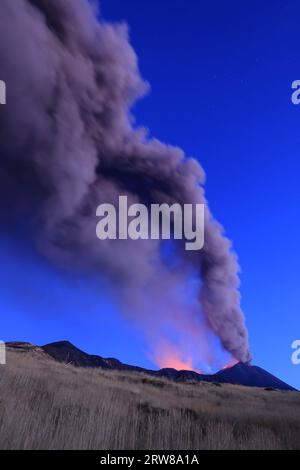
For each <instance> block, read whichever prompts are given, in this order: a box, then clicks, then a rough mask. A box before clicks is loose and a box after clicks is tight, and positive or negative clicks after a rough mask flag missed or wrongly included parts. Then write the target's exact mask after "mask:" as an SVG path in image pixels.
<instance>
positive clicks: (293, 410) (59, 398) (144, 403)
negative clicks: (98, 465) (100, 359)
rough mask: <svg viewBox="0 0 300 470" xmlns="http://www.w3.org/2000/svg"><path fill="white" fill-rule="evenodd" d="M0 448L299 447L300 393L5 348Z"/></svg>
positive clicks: (1, 373) (0, 377)
mask: <svg viewBox="0 0 300 470" xmlns="http://www.w3.org/2000/svg"><path fill="white" fill-rule="evenodd" d="M0 449H98V450H102V449H103V450H115V449H117V450H131V449H140V450H143V449H145V450H189V449H193V450H201V449H300V394H299V393H296V392H279V391H266V390H259V389H250V388H246V387H239V386H234V385H222V386H217V385H214V384H207V383H197V384H196V383H172V382H169V381H167V380H164V379H157V378H153V377H150V376H147V375H141V374H134V373H120V372H106V371H103V370H100V369H77V368H74V367H72V366H67V365H63V364H59V363H56V362H55V361H54V360H52V359H51V358H50V357H48V356H47V355H46V354H45V353H43V352H41V351H39V350H33V351H28V352H16V351H14V350H9V351H8V354H7V365H6V366H0Z"/></svg>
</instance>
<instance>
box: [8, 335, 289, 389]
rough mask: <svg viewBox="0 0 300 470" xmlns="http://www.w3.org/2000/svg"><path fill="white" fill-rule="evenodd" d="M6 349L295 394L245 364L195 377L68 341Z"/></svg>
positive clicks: (17, 344) (92, 365)
mask: <svg viewBox="0 0 300 470" xmlns="http://www.w3.org/2000/svg"><path fill="white" fill-rule="evenodd" d="M6 345H7V347H9V348H13V349H18V350H28V349H30V348H38V349H39V350H42V351H43V352H45V353H46V354H47V355H49V356H50V357H52V359H54V360H56V361H58V362H61V363H64V364H71V365H73V366H75V367H83V368H84V367H85V368H102V369H107V370H118V371H128V372H142V373H145V374H148V375H152V376H155V377H164V378H167V379H170V380H173V381H177V382H183V381H196V382H210V383H215V384H216V385H221V384H226V383H227V384H233V385H243V386H248V387H258V388H268V389H270V390H273V389H274V390H285V391H296V389H295V388H293V387H291V386H290V385H288V384H287V383H285V382H283V381H282V380H280V379H278V378H277V377H275V376H274V375H272V374H270V373H269V372H267V371H265V370H264V369H262V368H261V367H258V366H252V365H250V364H249V363H248V364H243V363H238V364H236V365H235V366H233V367H230V368H227V369H224V370H221V371H219V372H217V373H215V374H212V375H208V374H199V373H198V372H195V371H190V370H180V371H178V370H176V369H172V368H164V369H160V370H148V369H145V368H142V367H138V366H133V365H128V364H124V363H122V362H121V361H119V360H118V359H115V358H104V357H101V356H98V355H93V354H88V353H86V352H84V351H82V350H80V349H79V348H77V347H76V346H74V345H73V344H72V343H70V342H69V341H58V342H54V343H49V344H46V345H44V346H34V345H32V344H30V343H22V342H10V343H6Z"/></svg>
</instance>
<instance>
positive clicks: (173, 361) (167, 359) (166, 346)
mask: <svg viewBox="0 0 300 470" xmlns="http://www.w3.org/2000/svg"><path fill="white" fill-rule="evenodd" d="M157 351H159V352H157V353H156V354H155V355H154V357H153V360H154V362H155V363H156V364H157V365H158V367H159V368H160V369H165V368H170V369H176V370H179V371H180V370H192V371H195V372H198V373H201V371H200V370H199V369H197V368H196V367H195V366H194V365H193V360H192V358H190V357H186V358H185V357H181V353H180V350H178V349H177V348H176V347H175V346H173V345H172V344H170V343H169V342H168V341H166V340H163V341H160V343H159V345H158V348H157Z"/></svg>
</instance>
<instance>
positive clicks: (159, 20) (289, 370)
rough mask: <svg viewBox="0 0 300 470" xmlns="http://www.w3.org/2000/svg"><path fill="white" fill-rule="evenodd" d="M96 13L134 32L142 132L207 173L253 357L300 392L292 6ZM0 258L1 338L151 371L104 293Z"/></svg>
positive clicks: (16, 254)
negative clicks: (53, 344)
mask: <svg viewBox="0 0 300 470" xmlns="http://www.w3.org/2000/svg"><path fill="white" fill-rule="evenodd" d="M102 13H103V15H104V17H105V18H106V19H108V20H113V21H120V20H124V21H127V22H128V23H129V25H130V36H131V41H132V44H133V46H134V48H135V50H136V51H137V54H138V56H139V62H140V68H141V72H142V75H143V76H144V78H145V79H147V80H148V81H149V82H150V84H151V93H150V94H149V96H148V97H146V98H145V99H144V100H142V101H141V102H139V103H138V104H137V105H136V106H135V109H134V114H135V116H136V120H137V123H138V124H141V125H145V126H146V127H148V128H149V129H150V131H151V135H153V136H155V137H157V138H159V139H161V140H163V141H166V142H168V143H172V144H175V145H178V146H181V147H182V148H184V149H185V151H186V153H187V154H188V155H190V156H194V157H196V158H198V159H199V161H200V162H201V164H202V165H203V167H204V169H205V171H206V173H207V186H206V190H207V195H208V199H209V201H210V205H211V208H212V211H213V213H214V215H215V216H216V218H217V219H218V220H220V221H221V222H222V224H223V225H224V226H225V228H226V233H227V235H228V236H229V237H230V238H231V239H232V240H233V242H234V247H235V250H236V251H237V252H238V255H239V260H240V264H241V266H242V288H241V292H242V297H243V299H242V305H243V309H244V311H245V314H246V319H247V326H248V328H249V333H250V341H251V348H252V352H253V355H254V358H255V360H254V362H255V363H256V364H258V365H260V366H262V367H264V368H266V369H267V370H269V371H270V372H272V373H274V374H276V375H278V376H279V377H280V378H282V379H284V380H286V381H288V382H289V383H291V384H293V385H295V386H298V388H300V366H298V367H296V366H293V365H292V364H291V360H290V357H291V354H292V350H291V343H292V342H293V341H294V340H295V339H300V322H299V311H300V300H299V277H300V276H299V271H300V268H299V266H300V254H299V241H300V222H299V220H298V215H299V207H298V204H299V201H300V185H299V170H300V160H299V157H298V155H299V148H300V132H299V124H300V106H294V105H293V104H292V103H291V93H292V90H291V84H292V82H293V81H294V80H296V79H300V52H299V15H300V4H299V2H298V1H297V0H293V1H291V0H285V1H283V0H281V1H278V0H265V1H264V2H261V1H257V0H252V1H248V0H247V1H243V2H241V1H236V0H226V1H225V0H224V1H223V0H217V1H215V2H210V1H202V0H201V1H199V0H163V1H161V2H158V1H153V0H142V1H137V0H126V1H124V0H102ZM0 252H1V260H2V263H1V264H0V281H1V282H0V308H1V310H2V311H3V312H5V316H4V317H5V319H4V323H2V324H1V327H2V331H1V333H0V336H1V337H2V339H4V340H26V341H31V342H36V343H40V344H42V343H46V342H50V341H55V340H60V339H68V340H70V341H72V342H74V343H75V344H76V345H77V346H79V347H81V348H83V349H85V350H87V351H89V352H91V353H98V354H101V355H104V356H116V357H118V358H119V359H121V360H123V361H124V362H130V363H134V364H139V365H143V366H148V367H151V366H153V364H151V361H150V360H149V358H148V356H147V353H146V350H147V347H146V345H145V342H144V340H143V336H142V334H141V333H140V332H139V331H138V330H137V329H135V327H134V326H133V325H130V324H128V323H127V322H126V321H125V320H124V319H123V318H122V317H121V316H120V315H119V313H118V309H117V307H116V306H115V305H113V304H112V303H111V302H109V301H108V300H107V299H105V297H104V289H103V295H101V299H100V300H99V289H98V287H97V288H96V286H93V285H90V284H89V283H88V282H87V281H83V280H80V279H77V280H74V279H70V280H67V279H66V280H64V281H62V280H61V279H60V277H59V275H58V274H57V273H56V272H55V271H54V270H53V268H50V267H49V266H47V265H43V264H41V263H40V262H37V260H36V259H35V255H34V254H33V253H30V252H28V249H26V250H24V249H23V247H22V246H21V245H16V244H13V243H12V242H11V241H10V240H8V239H2V240H1V244H0ZM53 293H55V295H52V294H53ZM54 298H55V300H54ZM32 299H34V302H32ZM33 304H34V305H35V308H34V309H32V305H33ZM41 311H42V312H43V313H42V314H41ZM108 312H109V314H108ZM108 332H109V334H108Z"/></svg>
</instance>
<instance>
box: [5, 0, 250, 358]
mask: <svg viewBox="0 0 300 470" xmlns="http://www.w3.org/2000/svg"><path fill="white" fill-rule="evenodd" d="M0 73H1V79H3V80H5V82H6V84H7V104H6V106H2V107H1V109H0V159H1V160H0V162H1V163H0V200H1V202H0V211H1V212H0V215H1V220H2V230H4V229H6V228H7V227H10V228H12V227H13V228H14V229H15V230H19V231H20V230H22V233H23V234H24V236H26V237H29V238H30V239H31V240H32V241H33V242H34V243H35V245H36V247H37V249H38V250H39V251H40V253H41V254H42V255H43V256H45V257H47V258H48V259H49V260H51V262H53V263H55V264H56V265H58V266H61V267H65V268H66V269H71V270H79V271H82V272H95V273H101V275H103V274H104V275H105V276H107V277H108V278H110V279H111V280H112V283H113V285H114V286H115V289H116V290H117V291H118V292H119V294H120V296H121V297H122V299H123V300H122V302H123V304H124V305H126V309H127V311H129V312H131V313H132V315H133V316H134V317H136V316H137V312H138V315H139V317H140V320H141V321H142V322H144V324H145V325H146V328H147V330H148V333H149V335H150V336H151V334H152V333H151V329H155V326H154V325H155V323H159V322H162V321H163V320H161V316H160V313H157V316H155V313H154V312H159V310H160V309H161V310H162V309H164V311H165V312H166V311H168V312H167V313H164V314H163V315H165V317H163V318H165V319H167V320H168V321H169V322H171V321H174V322H175V323H176V321H177V322H178V323H179V324H180V325H181V326H182V325H183V326H185V323H189V319H190V318H191V319H192V321H195V322H197V315H200V314H201V315H203V316H204V318H205V322H206V325H208V326H209V328H210V329H211V330H212V331H213V332H214V333H215V334H216V335H217V336H218V337H219V338H220V340H221V343H222V345H223V347H224V348H225V349H226V350H227V351H228V352H230V353H231V354H232V355H233V356H234V357H235V358H236V359H237V360H240V361H243V362H247V361H248V360H249V359H250V353H249V345H248V335H247V330H246V328H245V324H244V316H243V313H242V311H241V308H240V294H239V276H238V273H239V266H238V263H237V259H236V256H235V254H234V253H233V251H232V248H231V243H230V242H229V240H228V239H227V238H225V237H224V234H223V229H222V227H221V226H220V225H219V224H218V223H217V222H216V221H215V220H214V218H213V217H212V215H211V213H210V211H209V208H208V205H207V202H206V199H205V194H204V190H203V184H204V179H205V175H204V172H203V170H202V168H201V166H200V165H199V163H198V162H197V161H196V160H193V159H189V158H187V157H186V156H185V154H184V152H183V151H182V150H180V149H178V148H175V147H171V146H168V145H165V144H164V143H162V142H159V141H158V140H155V139H150V138H149V137H148V135H147V132H146V131H145V130H144V129H137V128H136V127H135V126H134V120H133V117H132V115H131V113H130V109H131V106H132V105H133V104H134V102H135V101H136V100H137V99H139V98H141V97H142V96H143V95H144V94H145V93H146V92H147V90H148V84H147V83H145V82H144V81H143V79H142V78H141V76H140V73H139V69H138V63H137V57H136V55H135V52H134V51H133V49H132V47H131V46H130V44H129V41H128V32H127V27H126V25H112V24H108V23H105V22H104V21H102V20H101V19H99V12H98V13H97V15H95V11H94V8H93V7H92V6H91V3H90V2H88V1H87V0H13V1H11V0H1V4H0ZM158 112H159V110H158ZM119 195H127V196H128V198H129V202H140V201H143V202H144V201H148V202H151V203H163V202H168V203H171V202H172V203H173V202H177V203H180V204H185V203H205V204H206V229H205V247H204V249H203V250H202V251H200V252H197V253H196V252H195V253H193V254H191V253H189V254H186V253H184V251H183V250H181V251H179V252H178V256H179V258H180V268H179V269H178V270H174V269H171V268H170V266H168V265H166V263H164V262H163V260H162V258H161V253H160V242H159V241H138V242H137V241H129V240H128V241H105V242H103V241H102V242H99V240H97V239H96V236H95V227H96V216H95V211H96V207H97V206H98V205H99V204H101V203H115V204H117V201H118V197H119ZM192 273H196V274H197V277H198V282H199V297H198V300H199V301H198V304H197V307H193V309H192V312H191V311H188V307H185V308H186V312H185V309H183V311H184V312H185V313H186V315H187V317H184V315H183V314H178V315H174V313H172V312H171V311H170V305H169V307H168V305H163V304H164V299H165V304H168V301H169V300H170V299H173V301H175V299H176V297H177V295H178V296H179V291H180V289H181V286H182V285H183V284H184V283H185V282H187V279H188V278H189V276H190V275H192ZM166 293H169V294H166ZM145 296H146V298H148V299H150V298H155V299H156V301H155V302H156V304H157V305H156V306H157V310H156V309H153V308H147V305H148V304H149V302H148V301H145ZM147 296H148V297H147ZM151 306H152V307H153V304H152V303H151ZM168 309H169V310H168ZM185 313H184V314H185ZM187 328H188V327H187ZM153 334H154V333H153Z"/></svg>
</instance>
